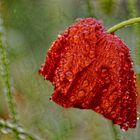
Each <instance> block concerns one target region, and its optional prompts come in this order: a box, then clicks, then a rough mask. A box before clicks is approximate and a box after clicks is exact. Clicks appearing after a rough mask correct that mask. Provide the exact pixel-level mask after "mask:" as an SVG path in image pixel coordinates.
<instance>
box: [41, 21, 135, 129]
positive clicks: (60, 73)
mask: <svg viewBox="0 0 140 140" xmlns="http://www.w3.org/2000/svg"><path fill="white" fill-rule="evenodd" d="M132 65H133V64H132V60H131V58H130V54H129V49H128V47H127V46H126V45H125V43H124V42H123V41H121V40H120V39H119V38H118V37H117V36H116V35H114V34H108V33H106V31H105V29H104V27H103V26H102V24H101V23H100V22H99V21H97V20H95V19H92V18H87V19H82V20H80V21H78V22H76V23H75V24H73V25H72V26H70V27H69V28H68V29H67V30H66V31H65V32H64V33H63V34H61V36H60V37H58V39H57V40H56V41H55V42H54V43H53V45H52V47H51V49H50V50H49V51H48V55H47V57H46V62H45V64H44V65H43V66H42V67H41V69H40V71H39V73H40V74H41V75H43V76H44V77H45V79H47V80H50V81H51V82H52V83H53V85H54V86H55V91H54V93H53V95H52V100H53V101H55V102H56V103H57V104H59V105H61V106H63V107H65V108H69V107H76V108H81V109H92V110H94V111H96V112H98V113H100V114H102V115H103V116H104V117H106V118H108V119H110V120H112V121H113V123H114V124H118V125H120V127H121V128H123V129H124V130H127V129H128V128H135V127H136V117H137V114H136V86H135V81H136V78H135V74H134V70H133V66H132Z"/></svg>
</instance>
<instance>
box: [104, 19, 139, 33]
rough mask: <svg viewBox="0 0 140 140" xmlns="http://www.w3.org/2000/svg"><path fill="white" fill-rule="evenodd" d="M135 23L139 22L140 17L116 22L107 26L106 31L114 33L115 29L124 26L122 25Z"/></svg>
mask: <svg viewBox="0 0 140 140" xmlns="http://www.w3.org/2000/svg"><path fill="white" fill-rule="evenodd" d="M136 23H140V17H137V18H132V19H129V20H126V21H123V22H121V23H119V24H116V25H115V26H113V27H111V28H109V29H108V30H107V32H108V33H114V32H115V31H117V30H119V29H121V28H124V27H126V26H129V25H132V24H136Z"/></svg>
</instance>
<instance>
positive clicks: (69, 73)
mask: <svg viewBox="0 0 140 140" xmlns="http://www.w3.org/2000/svg"><path fill="white" fill-rule="evenodd" d="M65 75H66V78H67V79H68V80H69V81H72V79H73V73H72V72H71V71H67V72H66V73H65Z"/></svg>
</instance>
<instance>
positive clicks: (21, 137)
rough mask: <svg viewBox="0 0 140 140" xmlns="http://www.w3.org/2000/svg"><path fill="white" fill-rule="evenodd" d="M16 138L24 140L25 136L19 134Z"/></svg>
mask: <svg viewBox="0 0 140 140" xmlns="http://www.w3.org/2000/svg"><path fill="white" fill-rule="evenodd" d="M18 136H19V138H20V139H26V136H25V135H24V134H19V135H18Z"/></svg>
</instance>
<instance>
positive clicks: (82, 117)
mask: <svg viewBox="0 0 140 140" xmlns="http://www.w3.org/2000/svg"><path fill="white" fill-rule="evenodd" d="M132 1H133V0H132ZM136 2H137V5H136V7H135V9H137V11H138V15H139V13H140V10H139V9H140V2H139V0H137V1H136ZM89 5H90V6H88V1H87V0H12V1H9V0H0V12H1V15H2V18H3V22H4V24H3V25H4V27H5V32H6V40H7V51H8V52H7V53H8V58H9V61H10V72H11V78H12V85H13V87H12V89H13V91H14V95H15V98H16V104H17V107H18V113H19V118H20V122H21V123H22V124H23V126H24V127H25V128H27V130H29V131H31V132H33V133H35V134H37V135H39V136H40V137H42V138H44V139H45V140H93V139H95V140H114V133H113V131H112V128H111V125H110V121H108V120H106V119H104V118H103V117H102V116H100V115H98V114H97V113H95V112H93V111H90V110H79V109H64V108H62V107H60V106H58V105H57V104H55V103H53V102H51V101H50V100H49V98H50V96H51V94H52V93H53V86H52V85H51V84H50V83H49V82H47V81H44V80H43V79H42V77H40V76H39V75H38V69H39V68H40V65H41V64H42V62H43V61H44V59H45V56H46V52H47V50H48V48H49V46H50V45H51V43H52V42H53V40H54V39H55V38H56V37H57V35H58V34H59V33H61V32H62V31H63V30H64V29H65V28H66V27H67V26H69V25H70V24H71V23H72V22H74V21H75V20H76V19H77V18H84V17H87V16H88V17H89V15H90V14H91V13H92V14H94V15H92V17H96V18H97V19H100V20H102V21H103V22H104V24H105V25H106V27H107V28H109V27H111V26H112V25H114V24H116V23H118V22H120V21H122V20H126V19H128V18H129V17H130V12H128V11H129V7H131V6H132V5H131V4H130V5H129V6H128V1H126V0H90V3H89ZM88 8H93V9H91V11H92V12H91V11H90V9H88ZM90 16H91V15H90ZM132 30H133V27H129V28H126V29H123V30H120V31H118V32H117V34H118V35H119V36H120V37H121V38H123V40H125V42H126V43H127V44H128V45H129V47H130V48H131V50H132V51H131V54H132V56H133V59H134V62H135V61H136V60H135V59H137V61H139V60H140V53H139V55H136V51H135V49H136V35H135V33H134V32H133V31H132ZM138 34H140V33H139V31H138ZM137 38H139V37H138V36H137ZM137 52H140V49H138V51H137ZM139 62H140V61H139ZM135 68H136V70H137V72H139V73H140V70H139V69H140V63H137V65H136V63H135ZM1 81H2V80H1V78H0V83H1ZM137 81H138V80H137ZM138 89H140V85H139V84H138ZM139 91H140V90H139ZM0 93H1V94H0V118H3V119H9V116H8V109H7V104H6V101H5V99H4V95H3V86H2V85H1V84H0ZM105 128H106V129H105ZM118 131H120V135H119V136H118V139H120V140H124V139H127V140H132V139H133V140H138V139H139V137H140V134H139V131H140V127H139V121H138V126H137V128H136V129H134V130H129V131H128V132H126V133H124V132H122V131H121V130H118ZM1 139H2V140H15V137H14V135H12V134H10V135H7V134H6V135H5V134H3V133H0V140H1Z"/></svg>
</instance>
